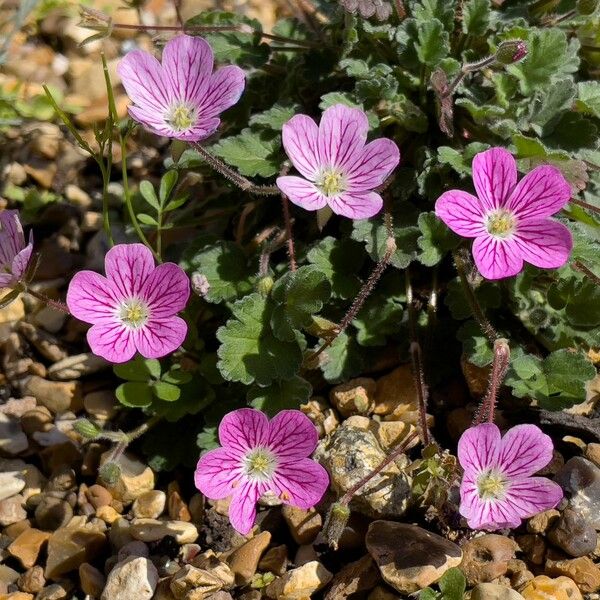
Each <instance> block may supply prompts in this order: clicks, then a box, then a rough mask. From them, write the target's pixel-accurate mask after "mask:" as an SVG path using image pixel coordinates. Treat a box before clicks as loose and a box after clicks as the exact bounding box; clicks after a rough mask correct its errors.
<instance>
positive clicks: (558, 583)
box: [521, 575, 583, 600]
mask: <svg viewBox="0 0 600 600" xmlns="http://www.w3.org/2000/svg"><path fill="white" fill-rule="evenodd" d="M521 595H522V596H523V598H525V600H583V596H582V595H581V592H580V591H579V588H578V587H577V585H576V584H575V582H574V581H573V580H572V579H569V578H568V577H557V578H556V579H551V578H550V577H547V576H546V575H538V577H535V578H534V579H532V580H531V581H530V582H529V583H528V584H527V585H526V586H525V587H524V588H523V589H522V590H521Z"/></svg>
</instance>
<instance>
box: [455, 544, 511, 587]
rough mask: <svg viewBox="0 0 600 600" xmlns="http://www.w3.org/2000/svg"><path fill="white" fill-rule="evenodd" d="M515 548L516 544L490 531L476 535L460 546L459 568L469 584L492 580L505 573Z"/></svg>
mask: <svg viewBox="0 0 600 600" xmlns="http://www.w3.org/2000/svg"><path fill="white" fill-rule="evenodd" d="M517 550H518V546H517V544H516V543H515V542H514V541H513V540H511V539H510V538H507V537H505V536H503V535H496V534H494V533H490V534H487V535H483V536H481V537H477V538H475V539H472V540H469V541H468V542H467V543H466V544H464V545H463V546H462V551H463V560H462V562H461V563H460V570H461V571H462V572H463V573H464V575H465V577H466V578H467V582H468V584H469V585H470V586H474V585H476V584H477V583H486V582H490V581H493V580H494V579H496V578H497V577H501V576H502V575H505V574H506V571H507V570H508V562H509V561H510V560H512V559H513V558H514V557H515V552H516V551H517Z"/></svg>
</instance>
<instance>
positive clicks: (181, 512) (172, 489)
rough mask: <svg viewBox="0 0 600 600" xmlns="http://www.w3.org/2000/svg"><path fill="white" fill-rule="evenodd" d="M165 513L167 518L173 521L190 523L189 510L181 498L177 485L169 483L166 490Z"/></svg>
mask: <svg viewBox="0 0 600 600" xmlns="http://www.w3.org/2000/svg"><path fill="white" fill-rule="evenodd" d="M167 512H168V513H169V518H170V519H173V520H175V521H191V520H192V515H191V514H190V509H189V508H188V507H187V504H186V503H185V501H184V500H183V498H182V497H181V492H180V490H179V485H178V484H177V483H176V482H171V483H170V484H169V485H168V488H167Z"/></svg>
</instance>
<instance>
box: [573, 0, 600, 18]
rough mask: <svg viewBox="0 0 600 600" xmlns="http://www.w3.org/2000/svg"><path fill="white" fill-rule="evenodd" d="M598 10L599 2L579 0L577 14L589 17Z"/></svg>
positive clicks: (595, 0)
mask: <svg viewBox="0 0 600 600" xmlns="http://www.w3.org/2000/svg"><path fill="white" fill-rule="evenodd" d="M597 8H598V0H578V1H577V14H580V15H583V16H588V15H593V14H594V13H595V12H596V10H597Z"/></svg>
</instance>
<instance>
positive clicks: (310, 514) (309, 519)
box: [281, 505, 323, 544]
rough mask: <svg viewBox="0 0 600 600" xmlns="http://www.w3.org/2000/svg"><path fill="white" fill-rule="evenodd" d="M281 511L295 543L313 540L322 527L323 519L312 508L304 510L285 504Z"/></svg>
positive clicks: (307, 542) (308, 542) (306, 542)
mask: <svg viewBox="0 0 600 600" xmlns="http://www.w3.org/2000/svg"><path fill="white" fill-rule="evenodd" d="M281 512H282V514H283V518H284V519H285V522H286V523H287V526H288V527H289V530H290V533H291V534H292V537H293V538H294V541H295V542H296V543H297V544H310V543H312V542H314V540H315V538H316V537H317V534H318V533H319V532H320V531H321V528H322V527H323V519H322V517H321V515H320V514H319V513H318V512H317V511H316V510H315V509H314V508H310V509H308V510H305V509H302V508H296V507H294V506H290V505H285V506H284V507H283V509H282V511H281Z"/></svg>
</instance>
